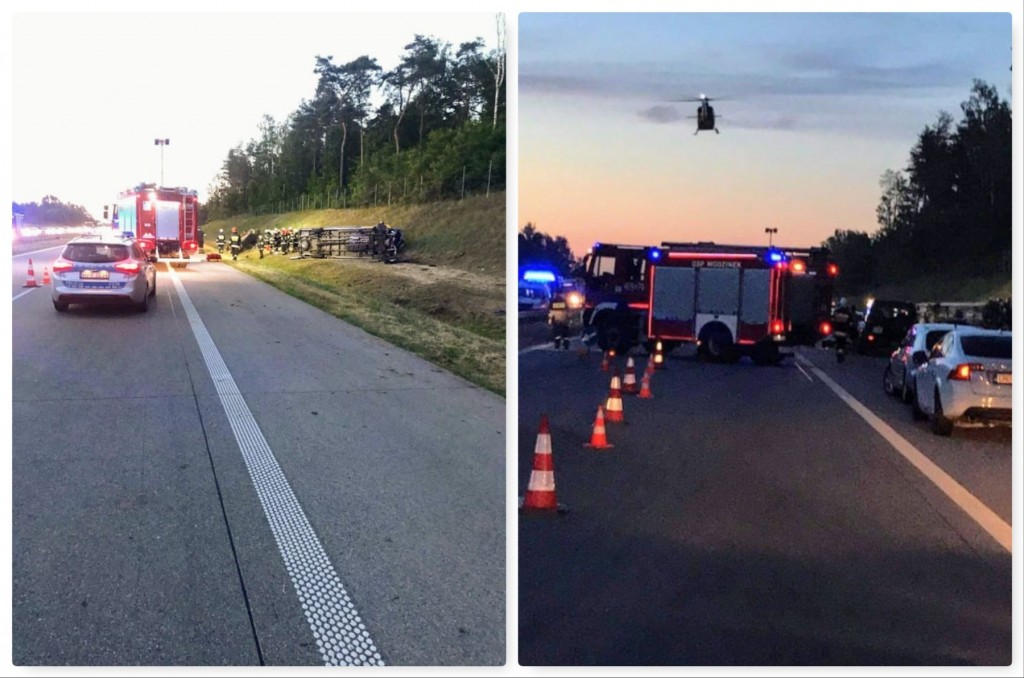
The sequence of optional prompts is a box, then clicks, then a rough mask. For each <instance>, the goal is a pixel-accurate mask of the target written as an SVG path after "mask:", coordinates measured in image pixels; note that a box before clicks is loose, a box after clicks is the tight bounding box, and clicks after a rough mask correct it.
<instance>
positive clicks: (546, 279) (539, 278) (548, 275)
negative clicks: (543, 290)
mask: <svg viewBox="0 0 1024 678" xmlns="http://www.w3.org/2000/svg"><path fill="white" fill-rule="evenodd" d="M523 280H525V281H526V282H539V283H553V282H555V274H554V273H552V272H551V271H523Z"/></svg>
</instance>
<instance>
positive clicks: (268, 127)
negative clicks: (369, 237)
mask: <svg viewBox="0 0 1024 678" xmlns="http://www.w3.org/2000/svg"><path fill="white" fill-rule="evenodd" d="M503 21H504V18H503V16H502V15H498V17H497V21H496V27H497V35H498V41H497V46H496V47H495V48H494V49H492V50H485V43H484V41H483V39H482V38H477V39H476V40H474V41H472V42H465V43H462V44H460V45H459V46H458V47H453V46H452V45H451V44H450V43H448V42H444V41H442V40H439V39H437V38H435V37H431V36H424V35H416V36H415V37H414V39H413V40H412V42H410V43H409V44H408V45H406V46H405V52H404V53H403V54H402V57H401V59H400V60H399V62H398V64H397V65H396V66H395V67H394V68H393V69H391V70H384V69H383V68H382V67H381V66H380V64H379V63H378V62H377V59H376V58H374V57H372V56H370V55H362V56H360V57H358V58H356V59H353V60H352V61H349V62H347V63H335V62H334V59H333V57H331V56H319V55H318V56H317V57H316V59H315V63H314V64H313V72H314V73H315V74H316V75H317V76H318V80H317V85H316V90H315V91H314V92H312V93H311V96H310V98H309V99H305V100H303V101H302V103H301V105H300V106H299V108H298V109H297V110H295V111H294V112H293V113H291V114H290V115H289V116H288V117H287V119H285V120H284V121H280V122H278V121H275V120H274V119H273V117H271V116H269V115H264V116H263V119H262V122H261V123H260V125H259V135H258V137H257V138H255V139H251V140H250V141H248V142H247V143H245V144H239V145H238V146H236V147H235V148H233V149H231V150H230V151H229V152H228V155H227V158H226V159H225V160H224V163H223V166H222V171H221V173H220V174H219V176H218V177H217V179H216V181H215V183H214V185H213V186H211V188H210V199H209V201H208V203H207V205H206V212H207V218H208V219H211V220H212V219H223V218H227V217H231V216H233V215H236V214H242V213H266V212H277V211H286V210H288V209H295V208H297V207H300V206H303V205H309V204H312V205H314V206H338V207H343V206H345V207H352V206H365V205H372V204H377V203H385V204H391V203H393V202H397V203H417V202H427V201H434V200H443V199H447V198H458V197H461V196H463V195H469V194H479V193H483V192H485V191H488V190H489V191H495V190H503V189H504V188H505V48H504V23H503ZM374 102H379V103H377V104H374Z"/></svg>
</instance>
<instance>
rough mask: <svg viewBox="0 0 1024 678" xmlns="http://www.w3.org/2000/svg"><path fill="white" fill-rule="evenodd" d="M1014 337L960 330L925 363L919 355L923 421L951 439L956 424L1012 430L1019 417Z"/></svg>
mask: <svg viewBox="0 0 1024 678" xmlns="http://www.w3.org/2000/svg"><path fill="white" fill-rule="evenodd" d="M1012 356H1013V335H1012V334H1011V333H1010V332H1005V331H1002V330H983V329H979V328H976V327H958V328H956V329H954V330H951V331H949V332H947V333H946V336H945V337H943V339H942V341H941V343H939V345H938V346H935V347H934V348H933V349H932V351H931V354H930V355H929V356H927V359H925V358H926V357H925V355H924V354H923V352H918V353H916V354H914V356H913V357H914V361H915V362H916V363H917V364H918V365H919V367H918V370H917V377H916V381H917V388H916V389H915V393H916V395H915V397H914V402H913V407H914V415H915V417H917V418H924V417H928V418H930V419H931V424H932V431H933V432H934V433H936V434H937V435H943V436H948V435H950V434H951V433H952V432H953V426H954V425H955V424H975V425H978V424H981V425H1004V426H1009V425H1010V422H1011V420H1012V417H1013V395H1012V393H1011V390H1012V386H1013V365H1012Z"/></svg>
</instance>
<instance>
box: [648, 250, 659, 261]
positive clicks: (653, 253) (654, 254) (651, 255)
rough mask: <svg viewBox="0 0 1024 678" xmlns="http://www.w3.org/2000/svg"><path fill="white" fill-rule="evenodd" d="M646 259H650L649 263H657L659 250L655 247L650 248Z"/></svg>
mask: <svg viewBox="0 0 1024 678" xmlns="http://www.w3.org/2000/svg"><path fill="white" fill-rule="evenodd" d="M647 258H648V259H650V260H651V261H658V260H659V259H661V250H659V249H658V248H656V247H652V248H651V249H649V250H647Z"/></svg>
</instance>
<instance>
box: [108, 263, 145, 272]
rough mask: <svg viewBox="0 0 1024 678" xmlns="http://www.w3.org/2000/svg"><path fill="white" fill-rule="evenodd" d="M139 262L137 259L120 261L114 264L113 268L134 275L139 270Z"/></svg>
mask: <svg viewBox="0 0 1024 678" xmlns="http://www.w3.org/2000/svg"><path fill="white" fill-rule="evenodd" d="M139 268H140V266H139V262H137V261H120V262H118V263H116V264H114V270H115V271H120V272H121V273H127V274H128V275H135V274H136V273H138V272H139Z"/></svg>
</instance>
